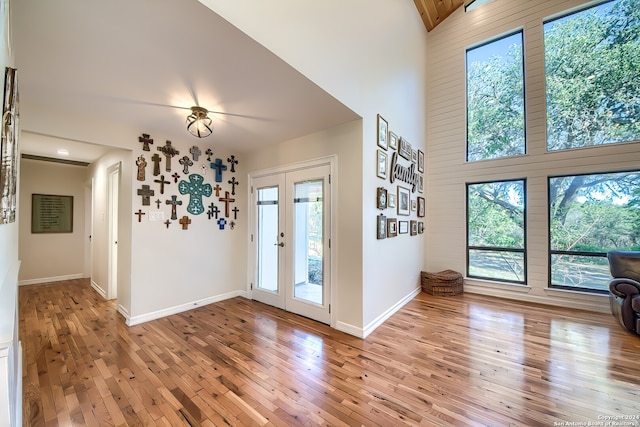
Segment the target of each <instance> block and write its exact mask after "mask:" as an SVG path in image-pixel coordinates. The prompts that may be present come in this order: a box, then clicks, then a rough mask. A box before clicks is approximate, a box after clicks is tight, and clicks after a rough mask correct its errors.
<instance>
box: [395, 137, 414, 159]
mask: <svg viewBox="0 0 640 427" xmlns="http://www.w3.org/2000/svg"><path fill="white" fill-rule="evenodd" d="M411 153H412V149H411V144H409V141H407V140H406V139H404V138H403V137H400V140H399V141H398V154H399V155H400V157H403V158H405V159H407V160H411Z"/></svg>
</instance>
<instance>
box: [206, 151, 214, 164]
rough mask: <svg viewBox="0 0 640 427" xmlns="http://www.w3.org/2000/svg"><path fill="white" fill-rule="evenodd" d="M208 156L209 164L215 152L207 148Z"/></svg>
mask: <svg viewBox="0 0 640 427" xmlns="http://www.w3.org/2000/svg"><path fill="white" fill-rule="evenodd" d="M204 154H206V155H207V162H210V161H211V156H213V150H211V148H207V151H205V152H204Z"/></svg>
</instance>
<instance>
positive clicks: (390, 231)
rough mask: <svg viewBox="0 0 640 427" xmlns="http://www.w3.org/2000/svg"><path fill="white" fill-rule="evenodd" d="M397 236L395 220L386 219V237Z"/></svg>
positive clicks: (396, 221)
mask: <svg viewBox="0 0 640 427" xmlns="http://www.w3.org/2000/svg"><path fill="white" fill-rule="evenodd" d="M397 235H398V220H397V219H396V218H388V219H387V237H396V236H397Z"/></svg>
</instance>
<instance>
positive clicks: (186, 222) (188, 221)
mask: <svg viewBox="0 0 640 427" xmlns="http://www.w3.org/2000/svg"><path fill="white" fill-rule="evenodd" d="M178 222H179V223H180V224H182V229H183V230H187V229H188V228H189V224H191V219H190V218H189V217H188V216H186V215H185V216H183V217H182V218H180V221H178Z"/></svg>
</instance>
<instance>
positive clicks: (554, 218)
mask: <svg viewBox="0 0 640 427" xmlns="http://www.w3.org/2000/svg"><path fill="white" fill-rule="evenodd" d="M549 227H550V229H549V242H550V251H549V256H550V262H549V266H550V283H551V286H552V287H560V288H565V289H573V290H576V289H577V290H583V291H593V292H603V293H605V292H607V291H608V286H607V284H608V281H609V279H610V276H609V263H608V261H607V258H606V256H607V252H608V251H609V250H612V249H620V250H625V249H626V250H640V171H633V172H616V173H602V174H593V175H572V176H560V177H551V178H549Z"/></svg>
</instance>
